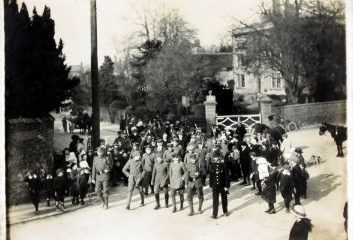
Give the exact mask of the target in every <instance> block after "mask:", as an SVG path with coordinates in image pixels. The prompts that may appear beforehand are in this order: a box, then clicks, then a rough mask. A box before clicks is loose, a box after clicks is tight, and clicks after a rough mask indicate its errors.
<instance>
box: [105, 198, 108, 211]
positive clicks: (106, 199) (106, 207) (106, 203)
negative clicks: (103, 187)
mask: <svg viewBox="0 0 353 240" xmlns="http://www.w3.org/2000/svg"><path fill="white" fill-rule="evenodd" d="M104 209H108V196H106V197H104Z"/></svg>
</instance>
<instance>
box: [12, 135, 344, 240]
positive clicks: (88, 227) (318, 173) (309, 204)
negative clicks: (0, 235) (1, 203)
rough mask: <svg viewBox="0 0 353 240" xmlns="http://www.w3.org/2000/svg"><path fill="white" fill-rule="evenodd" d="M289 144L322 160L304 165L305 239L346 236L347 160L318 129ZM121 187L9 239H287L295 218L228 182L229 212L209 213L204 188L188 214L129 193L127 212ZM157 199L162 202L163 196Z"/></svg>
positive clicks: (17, 228)
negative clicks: (199, 203)
mask: <svg viewBox="0 0 353 240" xmlns="http://www.w3.org/2000/svg"><path fill="white" fill-rule="evenodd" d="M289 139H290V140H286V142H285V145H286V149H289V146H290V145H291V146H301V147H302V148H303V149H304V156H305V158H306V159H307V158H309V157H310V155H311V154H320V155H321V157H322V158H323V160H324V161H325V162H324V163H322V164H321V165H318V166H312V167H310V168H308V171H309V173H310V179H309V182H308V199H307V200H303V206H304V207H305V209H306V212H307V214H308V217H309V218H311V219H312V222H313V224H314V229H313V232H312V233H311V235H310V239H320V240H325V239H328V240H332V239H335V240H336V239H337V240H340V239H346V237H345V232H344V228H343V217H342V211H343V206H344V203H345V201H346V199H345V196H346V159H341V158H336V157H335V156H336V149H335V145H334V144H333V140H332V139H331V137H329V136H321V137H320V136H318V130H317V129H313V130H305V131H300V132H296V133H293V134H290V136H289ZM344 150H345V149H344ZM125 193H126V188H123V189H121V194H118V195H116V197H114V199H112V203H111V207H110V209H108V210H102V209H101V208H100V207H99V206H92V207H86V208H83V209H80V210H77V211H74V212H71V213H66V214H62V215H58V216H55V217H50V218H46V219H42V220H36V221H31V222H27V223H24V224H15V225H12V226H10V229H9V236H10V238H11V239H26V240H30V239H35V240H41V239H60V240H61V239H67V240H69V239H109V238H112V237H115V238H119V239H123V238H128V239H145V240H148V239H153V240H155V239H178V240H180V239H226V238H227V239H265V240H266V239H280V240H282V239H288V233H289V230H290V228H291V226H292V224H293V222H294V217H293V216H292V215H291V214H287V213H286V212H285V209H283V208H284V204H283V199H282V198H281V197H280V195H279V194H278V195H277V203H276V204H275V206H276V209H277V213H276V214H275V215H268V214H266V213H264V210H266V208H267V204H266V203H265V202H264V201H263V200H262V199H261V198H260V197H258V196H255V195H254V191H251V190H250V187H243V186H240V185H238V183H236V184H233V185H232V187H231V190H230V195H229V200H230V201H229V209H230V211H231V215H230V216H228V217H224V216H220V217H219V218H218V219H217V220H213V219H211V218H210V215H211V211H212V208H211V205H212V200H211V192H210V190H209V188H207V189H206V191H205V199H206V200H205V203H204V209H205V211H204V213H203V214H201V215H195V216H193V217H188V216H187V214H188V210H189V209H188V208H186V209H185V210H184V211H182V212H177V213H174V214H172V213H171V210H172V209H171V208H168V209H165V208H162V209H160V210H158V211H155V210H153V207H154V198H153V197H152V196H149V197H148V198H147V201H146V206H145V207H143V208H139V207H138V204H139V198H138V196H137V192H136V196H135V197H134V200H135V202H134V203H133V205H132V208H133V209H132V210H130V211H127V210H126V209H125V208H124V207H125ZM162 202H164V201H163V200H162Z"/></svg>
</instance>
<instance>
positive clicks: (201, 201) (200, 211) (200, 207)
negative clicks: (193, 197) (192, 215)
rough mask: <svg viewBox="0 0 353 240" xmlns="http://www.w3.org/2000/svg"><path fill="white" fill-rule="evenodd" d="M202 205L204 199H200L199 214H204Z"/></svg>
mask: <svg viewBox="0 0 353 240" xmlns="http://www.w3.org/2000/svg"><path fill="white" fill-rule="evenodd" d="M202 203H203V198H201V199H199V213H200V214H201V213H202Z"/></svg>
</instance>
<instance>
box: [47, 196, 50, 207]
mask: <svg viewBox="0 0 353 240" xmlns="http://www.w3.org/2000/svg"><path fill="white" fill-rule="evenodd" d="M47 207H50V199H49V198H47Z"/></svg>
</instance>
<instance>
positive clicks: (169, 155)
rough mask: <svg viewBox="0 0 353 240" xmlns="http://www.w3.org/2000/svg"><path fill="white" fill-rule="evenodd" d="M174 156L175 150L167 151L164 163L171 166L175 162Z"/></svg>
mask: <svg viewBox="0 0 353 240" xmlns="http://www.w3.org/2000/svg"><path fill="white" fill-rule="evenodd" d="M173 156H174V150H173V149H171V150H170V149H167V150H165V151H164V153H163V161H164V162H166V163H168V164H170V162H171V161H172V160H173V159H172V158H173Z"/></svg>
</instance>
